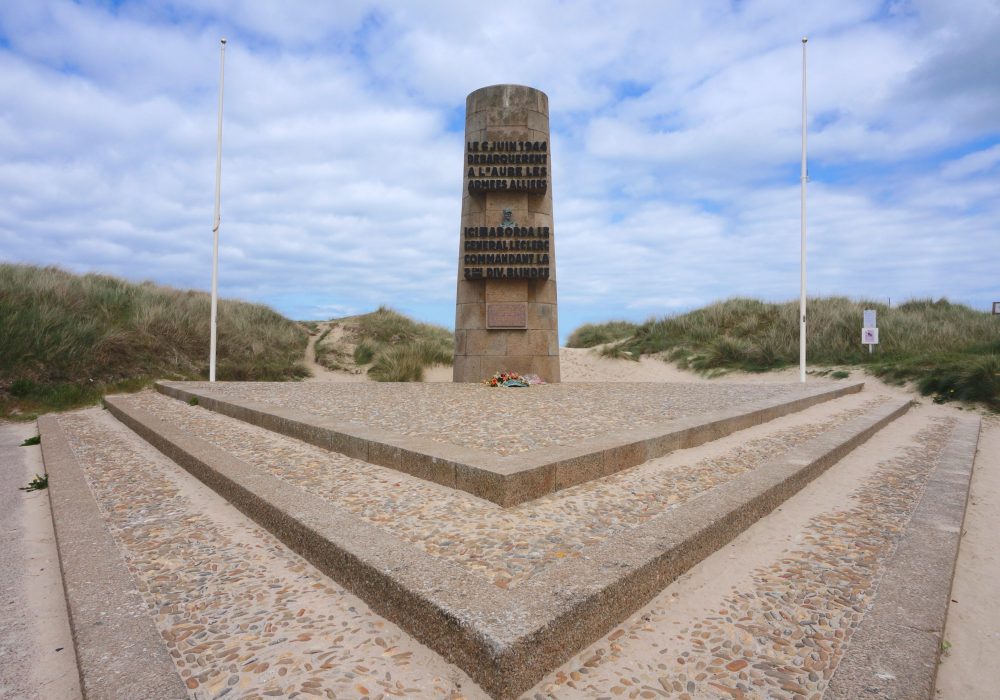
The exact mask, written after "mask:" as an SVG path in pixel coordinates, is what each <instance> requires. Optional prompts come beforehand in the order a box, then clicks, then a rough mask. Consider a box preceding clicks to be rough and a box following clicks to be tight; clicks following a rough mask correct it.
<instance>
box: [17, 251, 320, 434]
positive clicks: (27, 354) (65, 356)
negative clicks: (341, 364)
mask: <svg viewBox="0 0 1000 700" xmlns="http://www.w3.org/2000/svg"><path fill="white" fill-rule="evenodd" d="M209 309H210V299H209V295H208V294H206V293H204V292H195V291H182V290H178V289H172V288H169V287H162V286H158V285H155V284H152V283H150V282H144V283H142V284H135V283H132V282H127V281H125V280H121V279H117V278H115V277H110V276H106V275H97V274H90V275H82V276H80V275H74V274H71V273H69V272H65V271H63V270H60V269H58V268H54V267H45V268H42V267H34V266H29V265H13V264H0V415H8V414H10V413H11V412H12V411H18V410H19V411H22V412H24V411H34V410H45V409H50V408H66V407H70V406H74V405H80V404H82V403H87V402H89V401H93V400H96V398H97V397H99V396H100V394H101V393H102V392H103V391H106V390H107V389H108V388H109V387H115V388H135V387H137V386H141V385H142V384H144V383H148V382H149V381H151V380H153V379H157V378H172V379H199V378H202V379H203V378H207V375H208V350H209V348H208V345H209ZM218 319H219V324H218V351H217V358H218V359H217V367H216V375H217V377H218V378H219V379H229V380H279V379H291V378H296V377H302V376H305V375H306V374H307V373H308V370H307V369H306V368H305V366H304V365H303V364H302V357H303V352H304V349H305V346H306V342H307V339H308V334H307V333H306V331H305V330H303V329H302V327H301V326H299V325H298V324H296V323H294V322H293V321H290V320H288V319H286V318H284V317H283V316H281V315H280V314H278V313H277V312H275V311H273V310H272V309H270V308H268V307H266V306H263V305H260V304H249V303H246V302H241V301H231V300H225V299H223V300H220V302H219V312H218Z"/></svg>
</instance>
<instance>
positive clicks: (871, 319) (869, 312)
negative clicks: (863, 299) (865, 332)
mask: <svg viewBox="0 0 1000 700" xmlns="http://www.w3.org/2000/svg"><path fill="white" fill-rule="evenodd" d="M861 325H862V327H864V328H874V327H875V326H877V325H878V324H877V323H875V309H865V322H864V323H862V324H861Z"/></svg>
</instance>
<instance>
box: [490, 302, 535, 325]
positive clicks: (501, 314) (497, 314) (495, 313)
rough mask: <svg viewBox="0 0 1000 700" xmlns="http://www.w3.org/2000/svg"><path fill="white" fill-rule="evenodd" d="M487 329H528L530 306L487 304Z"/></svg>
mask: <svg viewBox="0 0 1000 700" xmlns="http://www.w3.org/2000/svg"><path fill="white" fill-rule="evenodd" d="M486 327H487V328H527V327H528V305H527V304H526V303H524V304H518V303H512V304H487V305H486Z"/></svg>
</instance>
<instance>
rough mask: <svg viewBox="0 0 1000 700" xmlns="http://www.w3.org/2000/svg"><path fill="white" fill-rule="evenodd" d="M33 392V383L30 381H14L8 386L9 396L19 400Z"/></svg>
mask: <svg viewBox="0 0 1000 700" xmlns="http://www.w3.org/2000/svg"><path fill="white" fill-rule="evenodd" d="M34 390H35V383H34V382H33V381H31V380H30V379H15V380H14V381H13V382H11V384H10V389H9V390H8V391H10V395H11V396H14V397H16V398H19V399H23V398H26V397H28V396H30V395H31V393H32V392H34Z"/></svg>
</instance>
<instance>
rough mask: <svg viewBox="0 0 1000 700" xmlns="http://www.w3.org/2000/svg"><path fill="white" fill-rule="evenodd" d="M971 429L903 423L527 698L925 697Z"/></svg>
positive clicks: (925, 416)
mask: <svg viewBox="0 0 1000 700" xmlns="http://www.w3.org/2000/svg"><path fill="white" fill-rule="evenodd" d="M979 424H980V421H979V418H978V417H977V416H975V415H968V414H966V415H963V414H961V413H958V412H957V411H954V410H951V411H948V410H941V409H940V408H939V407H933V406H921V407H919V408H917V409H916V410H914V411H911V412H910V413H908V414H907V415H906V416H903V417H902V418H901V419H900V420H898V421H896V422H894V423H893V424H891V425H889V426H887V427H886V429H884V430H882V431H880V432H879V433H878V434H877V435H875V436H873V437H872V439H871V440H870V441H869V442H868V443H866V444H865V445H863V446H861V447H859V448H858V449H857V450H855V451H854V452H852V453H850V454H849V455H847V456H845V458H844V459H842V460H841V461H840V462H839V463H838V464H837V465H835V466H834V467H833V468H831V469H830V470H829V471H827V472H826V473H824V474H822V475H821V476H819V477H818V478H817V479H815V480H814V481H813V482H812V483H811V484H809V485H808V486H806V487H805V488H803V489H802V491H801V492H800V493H799V494H797V495H796V496H795V497H794V498H791V499H789V500H788V501H786V502H785V503H784V504H783V505H782V506H781V507H779V508H777V509H776V510H775V511H774V512H772V513H771V514H770V515H768V516H767V517H765V518H763V519H761V520H760V521H758V522H757V523H756V524H754V525H752V526H750V527H748V528H747V529H746V530H745V531H744V532H742V533H741V534H740V535H739V536H737V537H736V538H735V539H734V540H733V541H732V542H730V543H729V544H728V545H726V546H725V547H723V548H720V549H719V550H718V551H716V552H714V553H713V554H711V555H710V556H708V557H706V558H705V559H704V560H703V561H702V562H700V563H699V564H698V565H696V566H694V567H692V568H691V569H690V570H689V571H688V572H687V573H686V574H684V575H682V576H681V577H679V578H678V579H677V580H676V581H674V582H673V583H671V584H670V585H669V586H667V587H666V588H664V589H663V590H662V591H661V592H660V593H658V594H657V595H656V596H655V597H654V598H653V599H652V600H651V601H650V602H649V603H648V604H647V605H646V606H644V607H643V608H641V609H639V610H637V611H636V612H635V613H634V614H633V615H632V616H630V617H629V618H628V619H627V620H625V621H624V622H622V623H621V624H620V625H618V626H617V627H616V628H615V629H614V630H612V631H610V632H609V633H608V634H606V635H605V636H604V637H603V638H602V639H600V640H598V641H596V642H594V643H593V644H591V645H589V646H588V647H586V648H585V649H582V650H580V651H579V652H578V653H577V654H575V655H574V656H573V658H572V659H570V660H568V661H567V662H566V663H564V664H562V665H561V666H560V667H559V668H557V669H554V670H553V671H551V672H550V673H548V674H547V675H546V677H545V678H544V679H543V680H542V681H541V682H539V683H538V684H537V685H536V686H535V687H534V688H532V689H531V690H529V691H528V692H527V693H526V694H525V696H526V697H556V698H564V697H596V696H606V697H615V696H620V697H651V698H658V697H679V698H687V699H689V700H690V699H692V698H782V699H785V698H787V699H791V698H814V699H817V700H818V699H819V698H823V699H824V700H833V699H841V698H843V699H847V698H850V699H855V698H863V697H864V698H867V697H875V698H894V699H910V698H912V699H917V698H919V699H920V700H929V699H930V698H933V697H935V673H936V671H937V668H938V660H939V656H940V651H941V644H942V641H943V636H942V634H943V629H944V624H945V617H946V614H947V610H948V605H949V600H950V599H951V597H952V596H951V594H950V590H951V581H952V575H953V572H954V568H955V559H956V556H957V553H958V548H959V542H960V540H961V536H962V531H963V519H964V515H965V505H966V499H967V495H968V489H969V483H970V476H971V472H972V468H973V461H974V459H975V456H976V445H977V440H978V435H979ZM962 602H963V603H966V604H967V605H968V604H969V603H970V602H971V601H966V600H963V601H962ZM976 687H978V688H980V689H983V690H985V686H983V685H981V684H980V685H978V686H976ZM981 696H982V695H979V694H977V695H976V697H981ZM970 697H971V696H970ZM982 697H985V696H982Z"/></svg>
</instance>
